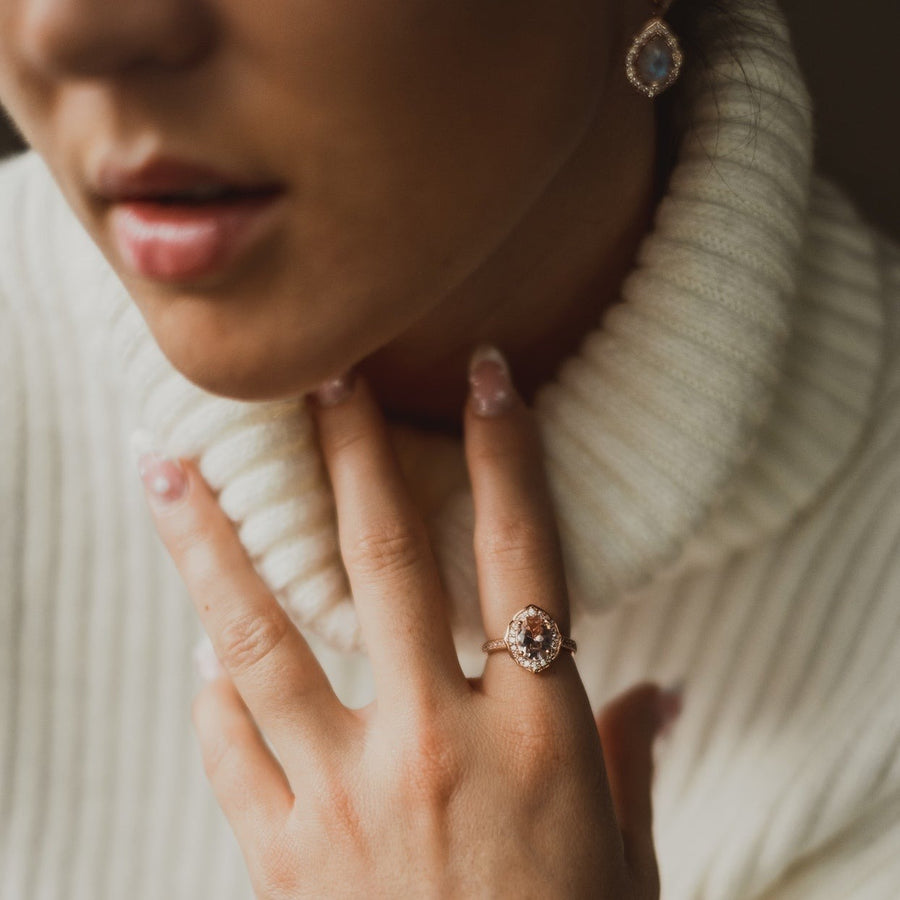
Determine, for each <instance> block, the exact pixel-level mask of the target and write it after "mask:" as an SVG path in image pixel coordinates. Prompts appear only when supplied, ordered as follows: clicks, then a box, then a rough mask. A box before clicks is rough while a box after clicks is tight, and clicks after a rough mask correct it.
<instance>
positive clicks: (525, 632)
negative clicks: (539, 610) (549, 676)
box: [516, 616, 553, 660]
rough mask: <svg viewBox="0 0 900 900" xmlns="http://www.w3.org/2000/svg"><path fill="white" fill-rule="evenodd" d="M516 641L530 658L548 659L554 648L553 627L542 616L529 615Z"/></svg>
mask: <svg viewBox="0 0 900 900" xmlns="http://www.w3.org/2000/svg"><path fill="white" fill-rule="evenodd" d="M516 641H517V643H518V645H519V647H520V648H521V649H522V651H523V652H524V655H525V656H527V657H528V659H537V660H546V659H549V658H550V653H551V651H552V649H553V629H552V628H548V627H547V626H546V625H545V624H544V620H543V619H542V618H541V617H540V616H527V617H526V618H525V621H524V622H523V623H522V627H521V629H520V630H519V635H518V637H517V638H516Z"/></svg>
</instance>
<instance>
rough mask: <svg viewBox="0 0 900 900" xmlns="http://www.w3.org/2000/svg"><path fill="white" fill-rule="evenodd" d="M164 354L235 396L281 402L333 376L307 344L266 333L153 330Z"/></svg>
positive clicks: (212, 389)
mask: <svg viewBox="0 0 900 900" xmlns="http://www.w3.org/2000/svg"><path fill="white" fill-rule="evenodd" d="M154 337H155V338H156V341H157V343H158V345H159V347H160V349H161V350H162V352H163V354H164V355H165V356H166V358H167V359H168V360H169V362H170V363H171V364H172V366H173V367H174V368H175V369H177V370H178V371H179V372H180V373H181V374H182V375H183V376H184V377H185V378H186V379H187V380H188V381H190V382H192V383H193V384H195V385H197V387H200V388H202V389H203V390H205V391H207V392H209V393H211V394H216V395H217V396H220V397H228V398H231V399H233V400H280V399H284V398H287V397H300V396H302V395H303V394H306V393H307V392H309V391H311V390H313V389H314V388H315V387H316V386H317V385H318V384H320V383H321V382H322V381H323V380H324V379H325V378H327V377H329V375H330V374H331V368H332V367H331V366H327V365H326V371H327V373H328V374H324V375H323V374H320V373H321V367H320V366H321V364H320V363H318V361H317V360H316V359H315V358H313V357H311V356H309V355H308V354H307V353H306V351H305V347H304V346H303V343H304V342H295V344H294V345H290V344H285V343H284V338H283V337H282V339H281V341H280V342H279V341H278V340H277V339H275V338H273V339H271V340H267V339H266V337H265V335H248V334H246V333H243V334H236V333H234V332H231V333H228V334H220V335H216V336H212V335H206V334H200V333H198V332H197V330H194V329H183V328H179V329H178V330H177V331H175V332H174V333H169V332H168V331H167V330H166V329H165V328H161V329H159V330H158V331H154Z"/></svg>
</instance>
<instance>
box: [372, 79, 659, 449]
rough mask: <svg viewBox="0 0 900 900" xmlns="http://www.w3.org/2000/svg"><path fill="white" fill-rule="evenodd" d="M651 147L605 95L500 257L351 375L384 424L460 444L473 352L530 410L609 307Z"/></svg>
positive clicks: (643, 201)
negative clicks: (498, 363)
mask: <svg viewBox="0 0 900 900" xmlns="http://www.w3.org/2000/svg"><path fill="white" fill-rule="evenodd" d="M622 80H623V81H624V79H622ZM615 84H616V85H618V81H616V82H615ZM656 143H657V142H656V123H655V117H654V107H653V105H652V104H651V103H649V102H648V101H647V100H646V99H645V98H643V97H640V96H639V95H638V94H637V93H636V92H633V91H628V90H627V85H626V86H625V88H622V89H620V88H619V87H618V86H617V87H615V88H611V89H610V90H609V92H608V96H607V97H606V98H605V100H604V103H603V105H602V108H601V109H599V110H598V113H597V115H596V116H595V117H594V119H593V121H592V122H591V125H590V127H589V128H588V130H587V131H586V133H585V135H584V137H583V139H582V140H581V142H580V143H579V145H578V146H577V148H576V149H575V150H574V151H573V153H572V154H571V155H570V156H569V158H568V159H567V160H566V162H565V163H564V164H563V165H562V166H561V167H560V169H559V171H558V172H557V174H556V176H555V177H554V179H553V180H552V182H551V183H550V185H549V186H548V188H547V189H546V190H545V191H544V192H543V194H542V195H541V197H540V199H539V200H538V201H537V202H536V204H535V205H534V206H533V207H532V208H531V210H530V211H529V212H528V214H527V215H526V216H525V217H523V219H522V220H521V221H520V222H519V224H518V225H517V226H516V228H515V229H514V230H513V231H512V232H511V233H510V234H509V236H508V237H507V239H506V241H505V242H504V243H503V244H502V246H501V247H500V248H499V249H498V250H497V251H496V252H495V253H494V254H493V255H492V256H491V257H490V258H489V259H488V260H487V261H486V262H485V263H484V264H483V265H482V266H481V267H480V268H479V269H478V270H477V271H476V272H475V273H474V274H473V275H472V276H471V277H470V278H469V279H467V280H466V281H465V282H464V283H463V284H462V285H460V286H459V287H458V288H457V289H456V290H454V291H453V292H452V293H451V294H449V295H448V296H447V297H446V298H445V299H444V300H443V301H442V302H441V303H439V304H438V305H437V306H435V307H433V308H432V309H431V310H430V311H429V313H428V314H427V315H426V316H425V317H424V318H422V319H420V320H419V321H418V322H417V323H415V325H414V326H413V327H411V328H410V329H408V330H407V331H405V332H404V333H403V334H401V335H399V336H398V337H397V338H396V339H394V340H393V341H391V342H390V343H388V344H386V345H385V346H383V347H381V348H379V349H378V350H377V351H376V352H375V353H373V354H371V355H370V356H368V357H366V359H364V360H363V361H362V362H361V363H360V364H359V367H358V368H359V370H360V371H361V372H362V373H363V374H364V375H365V376H366V378H367V379H368V381H369V383H370V384H371V385H372V388H373V390H374V392H375V394H376V396H378V398H379V400H380V402H381V404H382V408H383V409H384V412H385V414H386V415H387V416H388V418H389V419H391V420H393V421H397V422H403V423H406V424H410V425H415V426H417V427H424V428H426V429H429V430H437V431H442V432H449V433H453V434H457V435H458V434H459V432H460V429H461V421H462V410H463V405H464V403H465V398H466V389H467V383H466V378H465V372H466V365H467V362H468V358H469V355H470V353H471V351H472V350H473V349H474V347H475V346H476V345H477V344H479V343H482V342H487V343H492V344H495V345H496V346H497V347H499V348H500V350H501V351H503V353H504V354H505V355H506V356H507V358H508V360H509V363H510V366H511V369H512V372H513V376H514V378H515V380H516V384H517V387H518V389H519V391H520V392H521V393H522V395H523V396H524V397H525V399H526V401H527V402H529V403H530V402H531V401H532V400H533V397H534V394H535V392H536V390H537V389H538V388H539V387H540V386H541V385H542V384H543V383H545V382H546V381H548V380H550V379H551V378H552V377H553V376H554V374H555V372H556V371H557V369H558V367H559V365H560V363H561V362H562V361H563V360H564V359H565V358H566V357H567V356H569V355H571V354H572V353H573V352H575V351H576V350H577V348H578V346H579V345H580V343H581V341H582V339H583V338H584V336H585V334H586V333H587V332H588V331H590V330H593V329H595V328H597V327H598V326H599V324H600V320H601V317H602V315H603V312H604V310H605V309H606V308H607V307H608V306H610V305H611V304H613V303H615V302H616V300H617V299H618V297H619V288H620V286H621V283H622V280H623V279H624V277H625V275H626V274H627V273H628V271H629V270H630V269H631V267H632V266H633V263H634V256H635V252H636V250H637V247H638V245H639V243H640V241H641V238H642V237H643V235H644V234H645V233H646V231H647V229H648V227H649V224H650V219H651V216H652V213H653V209H654V207H655V204H656V201H657V199H658V196H659V193H660V190H661V186H662V185H661V182H662V177H661V175H662V169H663V167H662V166H661V165H660V164H659V163H660V161H659V160H658V159H657V153H656Z"/></svg>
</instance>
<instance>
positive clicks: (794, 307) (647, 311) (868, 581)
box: [0, 0, 900, 900]
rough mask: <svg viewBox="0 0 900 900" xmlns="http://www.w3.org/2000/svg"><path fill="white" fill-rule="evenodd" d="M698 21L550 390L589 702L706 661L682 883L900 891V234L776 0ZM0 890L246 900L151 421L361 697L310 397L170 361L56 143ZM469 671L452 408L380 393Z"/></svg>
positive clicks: (14, 513) (0, 832)
mask: <svg viewBox="0 0 900 900" xmlns="http://www.w3.org/2000/svg"><path fill="white" fill-rule="evenodd" d="M736 6H738V7H739V8H740V9H741V10H742V11H746V12H747V14H748V15H749V16H750V18H751V19H752V20H753V24H754V25H755V27H749V26H747V27H745V28H744V29H743V30H742V31H741V32H740V33H739V34H737V35H736V36H735V35H730V36H729V38H728V42H727V45H725V44H723V43H721V41H719V40H718V39H717V38H712V39H710V45H709V47H708V48H707V49H708V51H709V56H710V63H711V66H712V68H711V69H710V70H709V71H702V72H700V71H698V72H695V73H694V74H693V75H691V74H688V75H687V76H686V77H687V78H689V79H692V80H691V81H689V82H688V83H687V84H686V85H685V90H684V94H683V99H682V101H681V102H682V103H683V109H682V110H681V116H682V118H683V120H684V122H685V124H686V128H685V130H684V133H683V137H682V140H681V144H680V149H679V153H678V159H677V163H676V166H675V169H674V171H673V173H672V176H671V180H670V183H669V185H668V188H667V191H666V194H665V197H664V198H663V200H662V201H661V203H660V205H659V207H658V210H657V213H656V216H655V220H654V223H653V227H652V229H651V231H650V232H649V233H648V234H647V236H646V237H645V239H644V241H643V243H642V245H641V247H640V251H639V254H638V258H637V264H636V266H635V268H634V270H633V271H632V272H631V273H630V275H629V276H628V278H627V280H626V281H625V283H624V284H623V287H622V296H621V302H620V303H618V304H616V305H615V306H613V307H612V308H611V309H609V310H608V311H607V313H606V314H605V315H604V316H602V318H601V316H600V315H599V313H598V322H597V327H596V329H595V330H594V331H592V332H590V333H589V334H586V335H585V339H584V343H583V344H582V346H581V348H580V349H579V351H578V352H577V353H576V354H574V355H573V356H571V357H570V358H569V359H567V360H566V361H565V362H564V364H563V365H562V367H561V368H560V370H559V372H558V374H557V376H556V377H555V378H554V380H553V381H552V382H550V383H547V384H546V385H544V387H543V388H542V389H541V391H540V392H539V394H538V396H537V399H536V402H535V407H536V412H537V416H538V420H539V423H540V427H541V429H542V435H543V438H544V442H545V445H546V450H547V466H548V474H549V478H550V482H551V487H552V490H553V493H554V498H555V500H556V504H557V511H558V514H559V520H560V528H561V532H562V539H563V545H564V550H565V556H566V565H567V575H568V577H569V584H570V588H571V593H572V600H573V605H574V609H575V616H574V622H573V635H574V636H575V638H576V639H577V640H578V644H579V650H578V653H577V656H576V660H577V662H578V665H579V669H580V671H581V673H582V676H583V677H584V680H585V682H586V685H587V688H588V692H589V694H590V695H591V698H592V700H593V701H594V703H595V705H596V706H599V705H600V704H601V703H602V702H604V701H605V700H607V699H608V698H609V697H611V696H612V695H614V694H616V693H617V692H619V691H620V690H623V689H624V688H626V687H628V686H629V685H630V684H632V683H634V682H635V681H637V680H639V679H644V678H651V679H655V680H658V681H661V682H663V683H671V682H675V681H683V682H684V684H685V709H684V712H683V714H682V717H681V718H680V720H679V721H678V722H677V724H676V726H675V728H674V729H673V731H672V733H671V735H670V736H669V737H667V738H666V739H665V740H664V741H663V742H662V743H661V744H660V746H659V748H658V750H659V752H658V754H657V766H658V768H657V774H656V779H655V783H654V804H655V833H656V839H657V849H658V853H659V859H660V868H661V874H662V883H663V897H664V898H666V900H669V898H672V900H680V898H712V900H731V898H762V897H765V898H775V897H777V898H801V897H802V898H816V900H819V898H840V900H845V898H855V897H862V898H885V900H887V898H891V900H895V898H896V897H898V896H900V752H898V750H900V701H898V699H897V696H896V685H897V684H898V683H900V556H898V552H897V551H898V549H900V358H898V353H897V350H898V349H900V249H898V247H897V246H896V245H894V244H892V243H891V242H890V241H888V240H887V239H886V238H884V237H883V236H881V235H880V234H878V233H877V232H876V231H875V230H873V229H872V228H871V227H870V226H868V225H867V224H866V223H865V222H864V221H862V220H861V218H860V217H859V215H858V214H857V212H856V211H855V209H854V207H853V205H852V204H851V203H850V202H849V201H848V200H847V198H846V197H845V196H844V195H843V193H842V192H841V191H840V190H839V189H838V188H836V187H835V186H834V185H832V184H830V183H829V182H828V181H826V180H824V179H823V178H821V177H819V176H818V175H816V174H815V173H814V171H813V168H812V161H811V159H812V153H811V150H812V136H813V131H812V124H811V115H810V103H809V98H808V96H807V94H806V91H805V88H804V85H803V82H802V79H801V78H800V76H799V74H798V71H797V67H796V61H795V58H794V55H793V52H792V49H791V46H790V40H789V36H788V34H787V32H786V28H785V24H784V21H783V18H782V16H781V14H780V12H779V11H778V10H777V9H776V8H775V7H773V6H772V5H771V4H770V3H769V2H750V0H741V2H740V3H737V4H736ZM0 422H2V426H0V510H2V516H0V900H51V898H52V900H62V898H66V900H123V898H127V900H188V898H191V900H195V898H209V900H227V898H241V900H243V898H247V897H249V896H250V888H249V883H248V880H247V878H246V875H245V872H244V864H243V861H242V858H241V855H240V852H239V850H238V848H237V845H236V843H235V841H234V839H233V837H232V835H231V832H230V830H229V828H228V826H227V824H226V823H225V820H224V818H223V816H222V815H221V813H220V811H219V809H218V807H217V805H216V803H215V801H214V799H213V797H212V794H211V791H210V790H209V787H208V785H207V783H206V780H205V777H204V775H203V772H202V768H201V766H200V762H199V754H198V751H197V749H196V746H195V740H194V736H193V732H192V729H191V727H190V721H189V705H190V698H191V696H192V694H193V692H194V690H195V680H194V676H193V675H192V669H191V658H190V656H191V653H190V651H191V647H192V646H193V644H194V642H195V641H196V639H197V638H198V637H199V635H200V630H199V625H198V624H197V622H196V618H195V615H194V613H193V611H192V608H191V604H190V601H189V599H188V597H187V594H186V591H185V589H184V586H183V584H182V583H181V580H180V578H179V576H178V574H177V572H176V571H175V569H174V566H173V565H172V564H171V561H170V560H169V558H168V556H167V555H166V553H165V551H164V549H163V548H162V546H161V544H160V542H159V541H158V539H157V537H156V535H155V532H154V529H153V526H152V523H151V521H150V518H149V514H148V512H147V509H146V504H145V500H144V497H143V492H142V489H141V486H140V483H139V481H138V479H137V475H136V472H135V470H134V466H133V462H132V459H131V453H130V449H129V444H130V436H131V434H132V432H133V430H134V429H135V428H138V427H140V428H143V429H146V430H149V431H150V432H151V433H153V434H154V436H155V438H156V440H157V441H158V442H159V443H160V444H161V445H162V446H163V448H164V449H167V450H168V451H170V452H172V453H178V454H182V455H190V456H193V457H195V458H197V459H198V460H199V462H200V465H201V469H202V471H203V473H204V475H205V477H206V478H207V480H208V481H209V482H210V484H211V485H212V486H213V487H214V488H215V490H216V491H217V492H219V500H220V503H221V505H222V507H223V509H224V510H225V511H226V512H227V513H228V514H229V516H230V517H231V518H232V519H233V520H234V522H235V524H236V527H237V528H238V530H239V534H240V536H241V539H242V541H243V543H244V546H245V547H246V549H247V551H248V553H249V554H250V556H251V558H252V559H253V560H254V563H255V564H256V565H257V567H258V568H259V570H260V572H261V573H262V574H263V576H264V577H265V578H266V580H267V581H268V582H269V584H270V585H271V586H272V588H273V591H275V593H276V595H277V596H278V597H279V599H280V600H281V601H282V602H283V603H284V604H285V606H286V607H287V608H288V609H289V610H290V612H291V614H292V616H293V617H294V618H295V620H296V621H297V622H298V623H299V624H301V626H302V627H303V629H304V631H305V633H306V634H307V636H308V637H309V639H310V642H311V643H312V644H313V646H314V648H315V649H316V652H317V653H318V654H319V656H320V658H321V659H322V661H323V664H324V666H325V668H326V670H327V671H328V673H329V675H330V676H331V678H332V680H333V682H334V684H335V687H336V689H337V690H338V692H339V694H340V695H341V696H342V697H343V698H344V699H345V700H346V701H347V702H349V703H353V704H360V703H363V702H366V701H367V700H369V699H371V697H372V691H373V688H372V684H371V679H370V677H369V675H370V673H369V669H368V664H367V662H366V659H365V656H364V654H363V653H361V652H358V651H357V650H354V649H353V648H355V647H358V646H359V643H360V642H359V633H358V630H357V626H356V617H355V614H354V610H353V605H352V598H351V597H350V596H349V594H348V589H347V583H346V579H345V578H344V575H343V572H342V570H341V565H340V559H339V556H338V553H337V543H336V537H335V530H334V515H333V502H332V499H331V496H330V493H329V491H328V487H327V480H326V478H325V476H324V469H323V467H322V465H321V459H320V457H319V454H318V449H317V447H316V445H315V443H314V440H313V433H312V430H311V427H310V422H309V420H308V418H307V414H306V412H305V410H304V407H303V404H302V400H291V401H280V402H277V403H242V402H238V401H231V400H226V399H223V398H217V397H212V396H210V395H208V394H206V393H205V392H204V391H202V390H201V389H199V388H197V387H195V386H194V385H191V384H190V383H188V382H187V381H186V380H185V379H184V378H183V377H182V376H180V375H179V374H178V373H177V372H175V370H174V369H173V368H172V367H171V366H170V365H169V363H168V362H167V361H166V360H165V358H164V357H163V355H162V354H161V352H160V351H159V349H158V347H157V346H156V345H155V343H154V342H153V340H152V338H151V336H150V334H149V331H148V330H147V329H146V326H145V325H144V323H143V320H142V319H141V318H140V316H139V315H138V313H137V311H136V307H135V306H134V304H133V303H132V302H131V301H130V299H129V298H128V297H127V295H126V294H125V291H124V288H123V287H122V285H121V283H120V282H119V280H118V278H117V277H116V275H115V274H114V272H113V271H112V270H111V268H110V267H109V265H108V264H107V263H106V262H105V260H104V259H103V257H102V256H101V255H100V253H99V251H98V250H97V249H96V247H95V246H94V245H93V243H92V242H91V240H90V239H89V237H88V236H87V234H86V233H85V232H84V230H83V229H82V227H81V225H80V224H79V223H78V222H77V220H76V219H75V218H74V216H73V215H72V213H71V212H70V210H69V209H68V207H67V205H66V203H65V201H64V200H63V198H62V195H61V193H60V192H59V189H58V188H57V186H56V185H55V183H54V181H53V179H52V178H51V176H50V175H49V173H48V171H47V169H46V167H45V165H44V163H43V162H42V160H41V159H40V158H39V157H38V156H36V155H35V154H33V153H28V154H25V155H23V156H21V157H19V158H17V159H14V160H12V161H9V162H7V163H5V164H3V165H2V166H0ZM392 433H393V435H394V437H395V440H396V445H397V449H398V453H399V454H400V457H401V462H402V464H403V466H404V469H405V471H406V473H407V476H408V478H409V480H410V483H411V484H414V485H417V486H418V488H419V490H418V492H417V496H419V497H421V498H423V500H422V503H423V510H424V511H425V513H426V516H427V522H428V526H429V530H430V533H431V535H432V538H433V542H434V545H435V549H436V551H437V557H438V561H439V565H440V566H441V572H442V576H443V579H444V581H445V584H446V585H447V587H448V592H449V594H450V602H451V603H452V607H453V611H454V616H455V630H456V634H457V639H458V646H459V650H460V656H461V659H462V661H463V664H464V668H466V670H467V672H468V673H469V674H475V673H477V672H478V671H480V667H481V665H482V664H483V657H482V655H481V654H480V652H479V650H478V645H479V643H480V640H481V639H483V635H482V634H481V632H480V630H479V618H478V612H477V607H476V605H475V601H476V598H475V593H474V584H475V580H474V563H473V558H472V547H471V536H472V532H471V528H472V505H471V496H470V493H469V491H468V485H467V483H466V479H465V471H464V465H463V457H462V451H461V447H460V446H459V444H458V442H456V441H455V440H452V439H450V438H441V437H436V436H434V435H428V434H426V433H424V432H419V431H417V430H416V429H414V428H409V427H402V428H401V427H400V426H392Z"/></svg>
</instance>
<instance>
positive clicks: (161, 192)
mask: <svg viewBox="0 0 900 900" xmlns="http://www.w3.org/2000/svg"><path fill="white" fill-rule="evenodd" d="M94 188H95V193H96V194H97V196H98V197H100V198H101V199H102V200H105V201H106V202H107V203H108V204H109V216H110V218H109V222H110V229H111V234H112V237H113V243H114V244H115V246H116V250H117V251H118V254H119V256H120V258H121V259H122V261H123V263H124V265H125V266H126V267H127V268H128V269H130V270H131V271H132V272H134V273H135V274H137V275H140V276H142V277H144V278H147V279H150V280H154V281H159V282H164V283H178V282H182V283H184V282H190V281H198V280H201V279H203V280H205V279H209V278H211V277H214V276H217V275H218V276H220V277H225V276H226V275H227V272H228V270H229V269H230V268H231V267H232V266H233V265H234V264H235V263H236V262H237V261H238V260H239V259H240V258H241V257H243V256H244V255H245V254H246V253H247V252H249V250H250V249H251V248H252V247H255V246H256V245H258V244H259V243H260V242H261V241H262V240H264V239H265V237H266V236H267V235H268V236H271V233H272V231H273V230H274V227H275V225H276V223H277V221H278V218H279V215H280V212H281V210H282V208H283V206H284V204H283V203H282V202H281V201H282V200H283V197H284V194H285V188H284V186H283V185H282V184H279V183H275V182H264V181H253V180H251V179H247V178H243V177H240V176H233V175H229V174H226V173H223V172H220V171H218V170H215V169H212V168H210V167H209V166H206V165H198V164H194V163H188V162H182V161H179V160H173V159H163V158H157V159H155V160H153V161H151V162H150V163H148V164H147V165H145V166H143V167H141V168H139V169H136V170H130V171H129V170H124V169H121V168H116V167H114V166H107V167H105V168H103V169H102V170H101V171H100V173H99V175H98V177H97V178H96V179H95V181H94Z"/></svg>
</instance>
